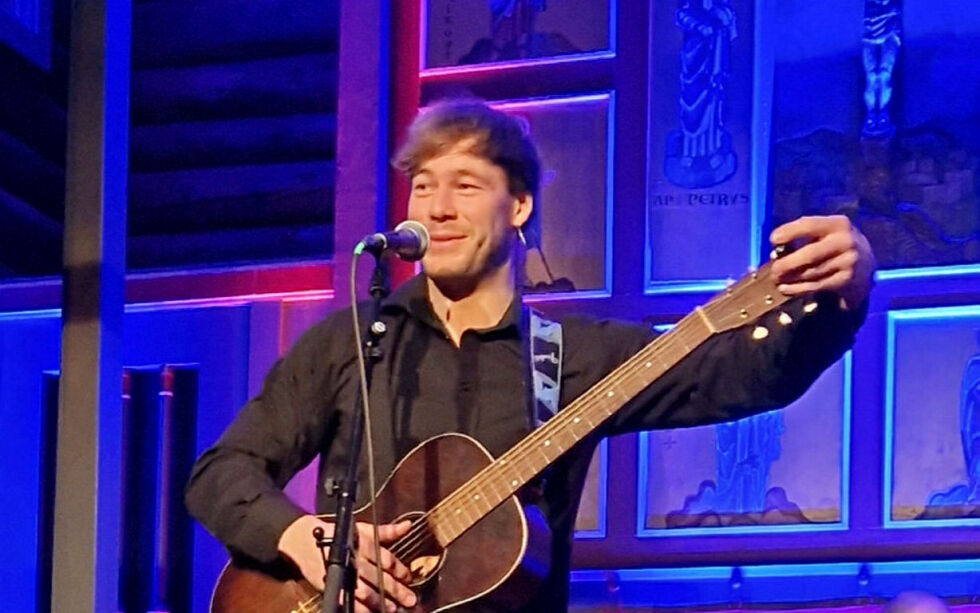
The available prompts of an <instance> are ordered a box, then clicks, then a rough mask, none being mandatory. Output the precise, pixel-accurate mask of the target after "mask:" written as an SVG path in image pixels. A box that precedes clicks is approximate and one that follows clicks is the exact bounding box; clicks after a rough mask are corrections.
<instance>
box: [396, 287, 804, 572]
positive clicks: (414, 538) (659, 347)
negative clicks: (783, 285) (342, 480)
mask: <svg viewBox="0 0 980 613" xmlns="http://www.w3.org/2000/svg"><path fill="white" fill-rule="evenodd" d="M768 276H769V275H768V267H764V268H763V269H760V270H759V271H758V272H757V273H756V275H755V278H754V279H753V281H754V283H750V284H746V285H742V284H739V285H740V286H741V287H739V286H736V287H733V288H732V291H731V292H728V293H726V294H722V295H720V296H718V297H717V298H716V299H714V300H712V301H709V302H708V303H707V304H706V305H705V306H704V307H702V310H703V311H704V312H707V311H708V310H709V309H710V310H711V311H716V310H718V307H721V306H723V305H722V304H721V303H722V302H730V301H732V300H735V299H738V298H744V296H742V294H744V293H746V290H750V289H751V290H752V291H753V292H756V293H758V294H759V295H762V292H759V288H758V285H761V284H762V283H761V282H762V281H765V280H767V279H768ZM762 289H774V288H762ZM749 293H751V292H749ZM769 295H771V292H770V293H769V294H767V297H768V296H769ZM782 302H785V297H783V299H782V300H780V301H779V303H778V304H772V305H770V307H769V309H768V310H772V309H774V308H777V307H778V306H779V305H780V304H782ZM733 313H734V312H733ZM760 315H761V314H760ZM731 316H732V318H733V319H734V320H735V322H736V323H737V324H738V325H737V326H734V327H741V326H742V325H745V324H748V323H750V322H749V321H747V320H745V319H744V317H743V316H741V314H739V315H737V316H735V315H734V314H731ZM689 318H690V319H689ZM757 318H758V316H757V317H756V319H757ZM725 319H726V316H724V315H723V316H722V317H720V318H718V319H717V320H716V321H717V323H718V324H719V325H720V326H722V327H724V328H725V329H727V326H728V324H726V323H724V320H725ZM692 324H700V325H698V326H697V327H696V329H693V330H689V329H688V328H689V327H690V326H691V325H692ZM702 326H703V322H700V321H698V320H697V319H696V318H693V317H691V315H688V316H686V317H684V318H683V319H682V320H681V321H680V322H678V324H677V325H676V326H675V327H674V329H673V330H672V331H671V332H670V333H668V334H665V335H662V336H661V337H658V338H660V339H663V341H662V342H660V343H658V342H657V341H653V342H651V343H650V344H648V345H647V346H645V347H644V348H643V349H641V350H640V351H639V352H637V354H636V355H634V356H633V357H632V358H630V360H629V361H628V362H626V363H624V364H623V365H622V366H621V367H620V368H617V369H616V370H615V371H613V372H612V373H610V374H609V375H607V377H606V378H604V379H603V380H601V381H600V382H599V383H597V384H596V385H595V386H593V388H592V389H593V390H598V389H599V388H605V389H603V391H602V393H599V392H594V393H593V394H591V396H592V397H583V398H580V399H579V400H578V401H575V402H573V403H572V404H571V405H570V406H569V407H568V408H566V409H565V410H563V411H562V412H561V413H560V415H559V416H560V417H561V418H563V419H557V420H556V424H555V426H556V427H554V428H553V429H554V430H555V432H554V433H553V434H559V433H560V431H561V429H562V426H564V425H567V424H563V423H561V422H563V421H564V422H569V421H572V420H574V418H575V417H580V415H577V414H576V413H587V412H588V409H591V408H595V407H596V406H597V405H598V404H600V402H599V401H604V400H605V398H606V397H607V394H608V388H610V387H616V386H618V385H619V384H620V383H622V382H623V381H624V380H628V379H634V378H635V375H636V374H638V373H639V372H642V371H645V370H647V368H646V366H645V364H644V365H643V366H640V364H639V363H640V362H644V361H650V360H651V359H654V358H659V357H661V356H662V354H663V353H664V352H666V351H670V350H672V349H676V345H677V341H680V342H681V344H683V345H685V346H686V347H688V348H693V347H690V345H697V344H700V343H701V342H703V341H704V340H705V339H706V338H707V337H705V336H704V330H703V328H702ZM710 335H711V333H710V331H709V333H708V336H710ZM669 340H673V341H675V342H674V347H671V346H670V343H669V342H667V341H669ZM645 352H648V353H649V355H645ZM682 357H683V356H682ZM661 364H663V362H661ZM630 366H633V368H632V369H631V368H630ZM665 366H666V365H665ZM672 366H673V364H671V366H669V367H667V368H666V370H664V373H665V372H666V371H667V370H669V369H670V367H672ZM662 374H663V373H661V374H660V375H658V377H657V378H659V376H662ZM612 375H619V376H615V377H614V376H612ZM651 383H652V381H651ZM647 385H649V383H644V385H643V387H646V386H647ZM641 389H642V388H641ZM638 392H639V390H638V391H637V393H638ZM633 396H635V393H634V394H631V395H630V398H632V397H633ZM575 405H581V406H578V407H576V406H575ZM575 409H579V411H576V410H575ZM617 410H618V409H617ZM613 413H615V411H613ZM611 415H612V413H610V414H608V415H605V416H603V417H602V421H604V420H605V419H607V418H608V417H610V416H611ZM559 416H556V417H559ZM600 423H601V421H600ZM594 427H596V426H593V428H594ZM545 430H546V429H545V428H541V429H538V430H535V431H534V432H533V433H531V435H529V436H528V437H526V438H525V439H524V440H523V441H521V443H520V445H519V447H518V448H516V449H513V450H511V452H509V453H507V454H505V455H504V456H501V458H500V459H504V458H507V459H508V461H517V462H520V461H521V460H522V459H524V458H526V457H527V456H529V455H530V454H531V453H533V452H534V451H538V452H540V449H539V448H538V447H536V446H535V445H534V443H535V442H539V441H538V439H545V440H547V437H546V434H551V433H550V432H547V433H546V432H545ZM576 442H577V441H576ZM522 447H527V450H526V452H525V453H523V457H522V454H521V453H520V451H521V449H520V448H522ZM564 451H565V450H562V452H561V453H564ZM559 455H561V454H559ZM510 456H513V457H510ZM556 458H557V456H556ZM498 461H499V460H498ZM552 461H554V459H551V460H549V463H550V462H552ZM494 464H496V462H495V463H494ZM494 464H491V465H489V466H488V467H487V469H488V468H489V467H490V466H493V465H494ZM489 472H492V471H487V470H486V469H484V470H481V471H480V472H479V473H477V474H476V475H474V476H473V477H471V478H470V480H469V481H467V482H466V483H464V484H463V485H462V486H460V487H459V488H457V490H456V491H455V492H454V493H453V494H451V495H450V497H449V498H447V499H444V500H443V501H441V502H440V503H438V504H437V505H436V506H435V507H433V508H432V509H430V510H429V511H428V512H426V513H424V514H423V515H422V516H421V517H420V518H419V519H418V520H416V521H415V522H414V523H413V526H412V528H411V529H410V531H409V532H408V533H406V535H405V536H404V537H402V538H401V539H399V541H398V542H396V543H395V546H394V547H393V548H392V553H395V549H396V548H397V549H398V551H399V553H395V555H396V556H397V557H404V556H405V554H407V553H410V552H412V551H413V550H418V549H419V547H421V546H422V545H423V544H424V541H426V540H429V539H430V538H431V536H432V533H431V531H429V530H427V529H426V527H427V523H428V522H427V521H426V520H428V518H429V517H430V516H432V515H434V514H436V513H440V512H441V511H442V510H443V509H444V507H445V506H447V505H449V504H450V500H451V499H453V498H470V497H471V496H470V494H472V493H474V492H477V493H478V492H482V491H486V489H487V488H486V486H487V485H488V482H489V483H492V482H493V480H494V479H493V478H492V477H491V475H490V474H489ZM535 474H537V473H535ZM519 476H521V478H522V479H523V476H522V475H519ZM525 483H526V480H525ZM464 494H465V496H464ZM510 495H512V494H508V495H507V496H504V497H502V499H501V501H500V502H503V501H504V500H506V498H507V497H508V496H510ZM500 502H498V503H497V504H496V505H494V507H493V508H495V507H496V506H497V505H499V504H500ZM462 503H463V504H468V503H469V501H468V500H464V501H462ZM471 506H472V505H471ZM490 510H492V508H491V509H490ZM477 512H478V513H479V510H477ZM487 512H489V511H487ZM464 531H465V530H464ZM406 548H407V549H406ZM403 550H404V551H403Z"/></svg>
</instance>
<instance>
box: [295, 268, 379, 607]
mask: <svg viewBox="0 0 980 613" xmlns="http://www.w3.org/2000/svg"><path fill="white" fill-rule="evenodd" d="M372 254H373V255H374V272H373V273H372V275H371V286H370V290H369V291H370V294H371V323H370V325H369V326H368V334H367V335H366V336H365V337H364V338H365V340H364V356H365V364H364V370H365V375H366V378H367V387H368V389H371V372H372V370H373V368H374V365H375V364H376V363H378V362H380V361H381V358H382V355H383V354H382V350H381V338H382V337H383V336H384V335H385V332H387V329H386V326H385V324H384V323H383V322H382V321H381V318H380V316H381V301H382V300H383V299H384V298H385V297H386V296H387V295H388V271H387V270H386V268H385V266H384V264H383V262H382V261H381V254H380V253H373V252H372ZM355 257H356V256H355ZM352 298H353V297H352ZM353 302H354V304H353V305H352V308H355V309H356V308H357V301H356V300H353ZM363 438H364V414H363V412H362V399H361V392H360V388H358V392H357V394H355V398H354V411H353V412H352V413H351V422H350V438H349V440H350V446H349V449H350V452H349V454H348V458H347V472H346V474H345V476H344V478H343V479H342V480H339V481H338V480H335V479H328V480H327V481H326V483H324V487H325V488H326V489H327V493H328V494H329V495H331V496H336V497H337V513H336V515H335V518H336V519H335V523H334V534H333V539H327V538H324V534H323V529H322V528H317V529H315V530H314V531H313V538H315V539H316V541H317V547H319V548H320V551H321V552H323V551H324V550H325V548H326V547H329V548H330V552H329V554H328V555H325V556H324V558H323V564H324V572H325V573H326V578H325V580H324V583H325V587H324V590H323V600H322V602H321V608H320V611H321V612H322V613H336V612H337V610H338V607H339V606H340V599H339V596H340V592H341V590H342V589H343V590H344V591H345V593H346V594H345V599H344V602H345V607H344V610H345V611H348V612H351V611H353V609H354V588H355V585H356V582H357V570H356V569H355V568H354V562H353V558H352V557H351V546H352V545H354V546H356V545H357V543H356V542H354V540H353V539H352V537H354V538H356V531H354V530H353V526H354V501H355V499H356V498H357V467H358V461H359V459H360V457H361V443H362V440H363Z"/></svg>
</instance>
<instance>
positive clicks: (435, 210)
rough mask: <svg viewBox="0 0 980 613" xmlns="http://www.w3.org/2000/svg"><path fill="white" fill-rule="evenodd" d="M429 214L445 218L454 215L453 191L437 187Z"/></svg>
mask: <svg viewBox="0 0 980 613" xmlns="http://www.w3.org/2000/svg"><path fill="white" fill-rule="evenodd" d="M429 214H430V215H432V217H434V218H435V219H445V218H447V217H455V215H456V205H455V203H454V202H453V193H452V190H450V189H437V190H436V193H435V194H434V197H433V198H432V207H431V208H430V209H429Z"/></svg>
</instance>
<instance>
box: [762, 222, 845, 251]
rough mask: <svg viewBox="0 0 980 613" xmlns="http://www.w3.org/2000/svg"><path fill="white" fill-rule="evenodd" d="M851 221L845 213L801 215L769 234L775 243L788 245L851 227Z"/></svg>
mask: <svg viewBox="0 0 980 613" xmlns="http://www.w3.org/2000/svg"><path fill="white" fill-rule="evenodd" d="M850 226H851V221H850V220H849V219H848V218H847V217H845V216H844V215H830V216H819V217H800V218H799V219H794V220H793V221H791V222H788V223H784V224H783V225H781V226H779V227H778V228H776V229H775V230H773V231H772V233H771V234H770V235H769V240H770V241H771V242H772V244H774V245H786V244H789V243H791V242H793V241H795V240H799V239H803V238H808V239H814V238H820V237H821V236H826V235H827V234H830V233H831V232H834V231H837V230H845V229H847V228H850Z"/></svg>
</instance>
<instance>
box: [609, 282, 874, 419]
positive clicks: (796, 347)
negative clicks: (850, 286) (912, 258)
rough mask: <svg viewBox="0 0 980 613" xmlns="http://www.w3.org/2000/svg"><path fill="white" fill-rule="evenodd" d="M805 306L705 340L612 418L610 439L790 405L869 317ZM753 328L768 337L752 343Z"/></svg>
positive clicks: (799, 302) (826, 303) (822, 302)
mask: <svg viewBox="0 0 980 613" xmlns="http://www.w3.org/2000/svg"><path fill="white" fill-rule="evenodd" d="M803 306H804V300H803V299H794V300H792V301H790V302H789V303H787V304H786V305H785V307H784V308H783V309H782V311H783V312H785V313H786V314H788V315H789V316H790V317H791V318H792V322H791V323H789V324H788V325H784V324H782V323H780V322H779V320H778V318H779V312H778V311H777V312H773V313H769V314H767V315H766V316H764V317H763V318H761V319H760V320H759V321H758V322H757V323H756V324H752V325H749V326H744V327H742V328H737V329H735V330H729V331H727V332H723V333H720V334H717V335H715V336H713V337H711V338H710V339H708V340H707V341H705V342H704V343H703V344H702V345H701V346H699V347H697V348H696V349H694V350H693V351H692V352H691V353H690V354H689V355H688V356H687V357H686V358H684V359H683V360H681V361H680V362H679V363H678V364H677V365H675V366H674V368H672V369H671V370H670V371H668V372H667V373H666V374H664V375H663V376H662V377H660V378H659V379H658V380H657V381H655V382H654V383H653V384H651V385H650V386H649V387H648V388H647V389H646V390H644V391H643V392H641V393H640V394H639V395H638V396H637V397H636V398H634V399H633V400H632V401H630V403H629V404H628V405H627V406H625V407H624V408H623V409H621V410H620V411H619V412H618V413H616V414H615V415H614V416H613V418H612V420H611V421H610V423H609V425H608V427H609V431H608V434H619V433H623V432H635V431H638V430H652V429H657V428H680V427H689V426H700V425H705V424H712V423H718V422H723V421H731V420H734V419H740V418H742V417H746V416H749V415H753V414H756V413H760V412H763V411H767V410H771V409H775V408H779V407H783V406H786V405H787V404H789V403H791V402H793V401H794V400H796V399H797V398H799V397H800V396H801V395H803V392H805V391H806V390H807V388H809V387H810V385H811V384H812V383H813V382H814V381H815V380H816V378H817V377H818V376H819V375H820V373H822V372H823V371H824V370H826V369H827V367H829V366H830V365H831V364H833V363H834V362H835V361H836V360H837V359H839V358H840V357H841V356H842V355H843V354H844V352H846V351H847V349H849V348H850V347H851V345H852V344H853V342H854V335H855V333H856V332H857V329H858V328H859V327H860V325H861V323H862V322H863V321H864V317H865V314H866V312H867V301H865V304H864V305H862V307H861V308H860V309H857V310H855V311H843V310H841V309H840V307H839V306H838V299H837V297H836V295H833V294H829V293H826V294H820V295H818V296H817V309H816V310H815V311H813V312H810V313H805V312H804V309H803ZM756 325H762V326H764V327H765V328H766V329H767V330H769V336H768V337H767V338H765V339H762V340H755V339H753V338H752V330H753V328H754V327H755V326H756Z"/></svg>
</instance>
